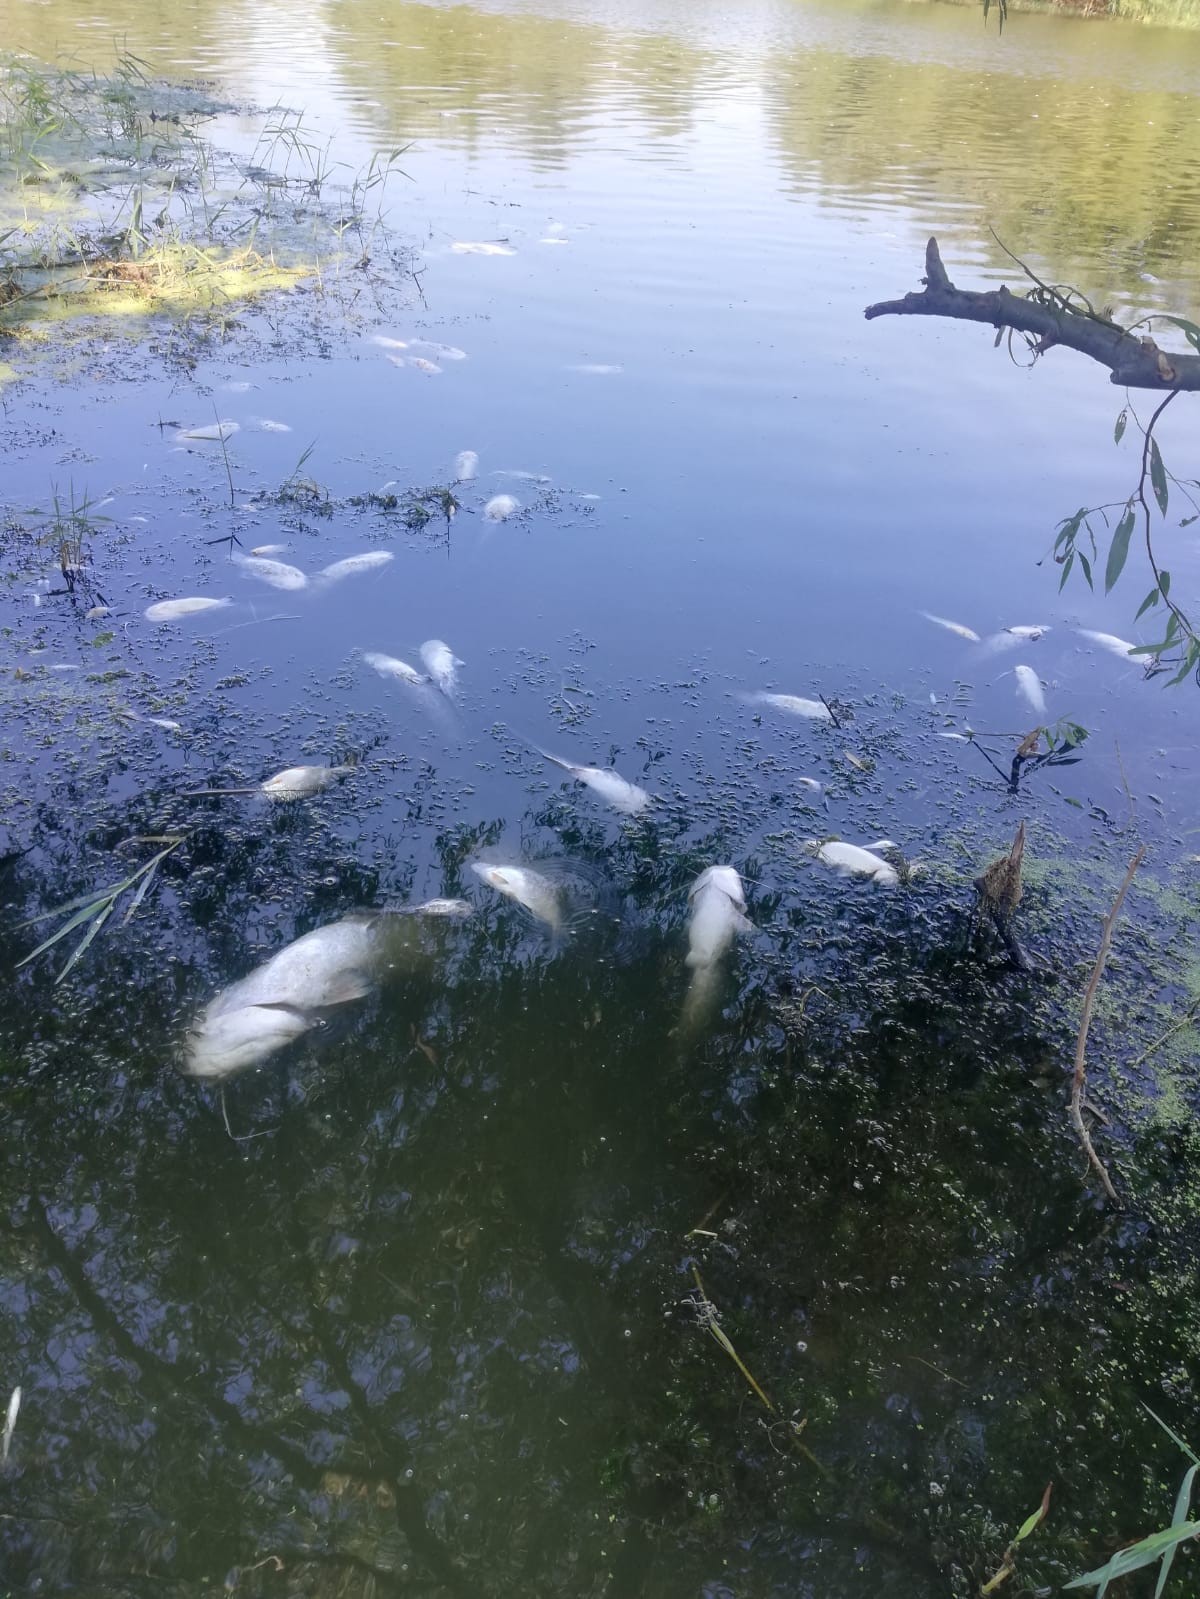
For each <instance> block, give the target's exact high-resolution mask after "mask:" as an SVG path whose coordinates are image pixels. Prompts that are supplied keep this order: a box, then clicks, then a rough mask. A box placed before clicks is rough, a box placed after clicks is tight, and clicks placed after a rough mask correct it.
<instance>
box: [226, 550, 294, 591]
mask: <svg viewBox="0 0 1200 1599" xmlns="http://www.w3.org/2000/svg"><path fill="white" fill-rule="evenodd" d="M233 561H234V565H235V566H239V567H241V569H242V571H243V572H245V574H246V576H247V577H256V578H258V580H259V581H260V582H262V583H267V584H269V585H270V586H271V588H273V589H289V590H295V589H306V588H307V587H308V578H307V576H306V575H305V574H304V573H303V572H302V571H301V570H300V568H299V567H298V566H289V565H288V563H287V562H286V561H276V560H272V559H271V558H270V557H269V556H265V555H235V556H234V558H233Z"/></svg>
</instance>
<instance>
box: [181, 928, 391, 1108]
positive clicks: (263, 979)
mask: <svg viewBox="0 0 1200 1599" xmlns="http://www.w3.org/2000/svg"><path fill="white" fill-rule="evenodd" d="M380 922H381V917H380V914H379V913H378V912H374V911H366V912H363V911H359V912H354V913H352V914H351V915H349V916H344V917H342V919H341V920H340V921H337V922H331V923H330V924H329V925H328V926H326V927H318V928H315V929H314V930H313V931H312V932H311V933H305V934H304V935H303V937H301V938H298V939H296V940H295V941H294V942H293V943H291V944H288V945H287V946H286V947H285V948H284V949H282V950H280V951H279V953H278V954H276V955H273V956H272V957H271V958H270V960H268V961H265V962H264V963H263V965H261V966H258V967H256V968H255V970H254V971H252V972H251V973H250V974H249V976H247V977H243V978H242V979H241V980H240V981H239V982H236V983H233V984H231V985H230V987H228V988H226V989H223V990H222V991H221V993H219V994H218V995H217V996H216V998H215V999H214V1000H212V1001H211V1002H210V1003H209V1004H208V1006H207V1007H206V1008H205V1010H204V1011H203V1012H202V1013H201V1015H200V1017H199V1019H198V1021H197V1023H196V1025H195V1026H194V1027H193V1028H192V1031H191V1033H190V1034H189V1036H188V1039H187V1042H186V1045H185V1053H184V1070H185V1071H186V1072H187V1073H188V1074H189V1075H190V1076H192V1077H208V1078H219V1077H228V1076H230V1075H231V1074H232V1073H233V1072H237V1071H242V1070H243V1069H244V1068H246V1067H247V1066H253V1065H255V1064H257V1063H258V1062H259V1061H261V1060H265V1059H266V1058H267V1056H269V1055H272V1054H274V1053H275V1052H276V1051H277V1050H279V1049H282V1048H283V1046H284V1045H285V1044H289V1043H291V1042H292V1041H293V1040H294V1039H297V1038H300V1037H302V1036H303V1035H304V1034H305V1033H307V1032H310V1031H311V1030H312V1029H313V1028H314V1027H319V1026H321V1025H322V1023H323V1021H324V1015H323V1014H322V1013H323V1012H326V1011H328V1010H331V1009H333V1008H334V1007H336V1006H339V1005H345V1004H348V1003H350V1002H351V1001H353V1000H358V999H363V998H365V997H366V996H367V995H368V994H369V993H370V992H371V990H372V988H373V987H374V984H375V979H376V976H377V973H378V970H379V967H380V965H381V962H382V959H383V955H384V949H383V946H382V945H381V941H380V938H379V927H380Z"/></svg>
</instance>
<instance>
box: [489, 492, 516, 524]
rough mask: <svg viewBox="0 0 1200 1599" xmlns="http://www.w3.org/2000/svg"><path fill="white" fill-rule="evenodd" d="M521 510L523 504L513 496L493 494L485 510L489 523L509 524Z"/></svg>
mask: <svg viewBox="0 0 1200 1599" xmlns="http://www.w3.org/2000/svg"><path fill="white" fill-rule="evenodd" d="M520 509H521V502H520V500H518V499H517V498H516V497H515V496H514V495H512V494H493V496H492V498H491V499H490V500H489V501H488V502H487V504H486V505H485V506H484V508H483V514H484V516H486V517H487V519H488V521H489V522H507V521H508V519H509V517H510V516H515V515H516V513H517V512H518V511H519V510H520Z"/></svg>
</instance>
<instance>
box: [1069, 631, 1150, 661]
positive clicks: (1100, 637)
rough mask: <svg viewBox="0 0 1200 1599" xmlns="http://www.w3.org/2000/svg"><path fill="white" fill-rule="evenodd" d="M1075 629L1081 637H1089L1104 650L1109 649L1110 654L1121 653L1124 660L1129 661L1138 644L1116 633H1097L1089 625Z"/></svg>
mask: <svg viewBox="0 0 1200 1599" xmlns="http://www.w3.org/2000/svg"><path fill="white" fill-rule="evenodd" d="M1075 631H1076V632H1077V633H1078V634H1079V636H1080V638H1085V639H1089V640H1090V641H1091V642H1092V643H1093V644H1096V645H1099V647H1100V648H1101V649H1102V650H1107V651H1108V652H1109V654H1110V655H1119V656H1120V657H1121V659H1122V660H1123V661H1127V660H1128V659H1129V657H1130V655H1131V654H1132V653H1133V651H1134V650H1135V649H1136V648H1137V645H1136V644H1131V643H1130V642H1129V640H1128V639H1123V638H1118V637H1117V636H1116V634H1115V633H1096V632H1093V631H1092V629H1091V628H1088V627H1079V628H1076V629H1075Z"/></svg>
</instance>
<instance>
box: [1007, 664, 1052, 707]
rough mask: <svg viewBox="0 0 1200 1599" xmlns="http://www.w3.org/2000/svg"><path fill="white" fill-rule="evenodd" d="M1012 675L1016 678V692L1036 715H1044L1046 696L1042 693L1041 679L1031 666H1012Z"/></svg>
mask: <svg viewBox="0 0 1200 1599" xmlns="http://www.w3.org/2000/svg"><path fill="white" fill-rule="evenodd" d="M1013 676H1014V677H1015V678H1016V680H1017V693H1018V694H1020V696H1021V698H1022V699H1023V700H1024V701H1025V702H1026V704H1027V705H1028V706H1029V707H1030V709H1031V710H1033V711H1034V712H1036V714H1037V715H1038V716H1045V714H1046V696H1045V695H1044V694H1043V693H1042V684H1041V680H1040V678H1039V677H1038V675H1037V673H1036V672H1035V671H1034V669H1033V667H1032V666H1014V667H1013Z"/></svg>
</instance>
